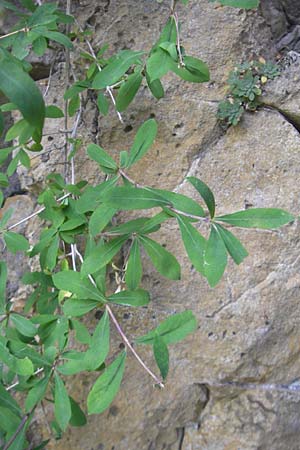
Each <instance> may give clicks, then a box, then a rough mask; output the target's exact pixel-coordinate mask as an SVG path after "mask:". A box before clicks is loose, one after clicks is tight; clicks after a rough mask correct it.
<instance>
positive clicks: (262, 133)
mask: <svg viewBox="0 0 300 450" xmlns="http://www.w3.org/2000/svg"><path fill="white" fill-rule="evenodd" d="M265 4H266V2H265ZM269 4H271V2H269ZM272 4H273V5H275V6H276V4H277V3H276V2H275V1H274V2H273V3H272ZM278 4H279V5H283V2H281V3H278ZM263 5H264V3H263ZM286 5H287V2H286ZM291 5H292V3H291ZM75 6H76V11H75V8H74V12H75V14H76V15H77V16H78V18H79V20H80V22H81V23H82V24H83V25H84V26H86V25H88V26H90V27H92V29H94V30H95V34H94V36H93V45H94V46H95V47H100V46H101V45H102V44H103V43H104V42H108V43H109V45H110V51H112V52H113V51H116V50H119V49H122V48H133V49H135V50H139V49H149V48H150V46H151V42H153V41H155V39H156V37H157V35H158V31H159V29H160V28H161V27H162V25H163V23H164V22H165V20H166V18H167V16H168V8H167V7H166V6H164V4H162V5H159V4H157V3H156V2H154V1H151V2H150V1H146V0H145V1H142V2H135V1H133V0H128V1H125V0H122V1H116V0H111V1H110V2H109V1H108V2H107V1H99V0H98V1H97V2H92V1H90V0H84V1H81V2H78V3H77V4H76V5H75ZM275 6H274V7H275ZM276 8H277V7H276ZM276 8H275V9H276ZM290 11H291V12H290V13H289V15H288V16H287V17H290V15H291V14H295V15H296V16H295V17H298V16H297V8H296V12H295V13H294V12H293V13H292V11H293V10H292V6H291V9H290ZM179 13H180V17H181V19H182V22H183V26H182V39H183V43H184V45H185V47H186V49H187V51H188V53H190V54H192V55H195V56H198V57H200V58H202V59H203V60H205V61H207V62H208V63H209V66H210V69H211V74H212V76H211V82H210V83H207V84H204V85H191V84H188V83H185V82H182V81H179V80H178V79H177V78H175V77H174V76H168V77H166V78H165V80H164V85H165V88H166V96H165V98H164V99H162V100H161V101H160V102H159V103H157V102H156V101H155V100H154V99H153V98H151V97H150V96H149V94H148V92H147V90H146V89H145V90H142V91H141V92H140V93H139V94H138V98H137V99H136V100H135V102H134V103H133V104H132V105H131V106H130V108H129V109H128V111H127V112H126V113H125V114H124V121H125V123H124V124H120V123H119V122H118V120H117V117H116V114H115V113H114V112H113V111H110V114H109V115H108V116H107V117H105V118H102V117H101V118H99V116H98V112H97V110H96V108H95V104H94V101H93V99H92V98H89V99H88V101H87V102H86V107H85V112H84V116H83V120H82V123H81V125H80V128H79V136H80V137H81V138H82V141H83V145H82V148H81V149H80V150H79V152H78V153H77V155H76V177H77V179H79V178H86V179H89V181H91V182H98V181H99V180H100V179H101V175H100V173H99V172H98V170H97V167H96V165H95V164H94V163H93V162H91V161H89V160H88V159H87V157H86V150H85V147H86V144H87V143H90V142H97V143H99V144H100V145H101V146H102V147H103V148H105V149H106V150H108V151H109V152H110V154H111V155H112V156H117V155H118V153H119V151H120V150H123V149H126V148H129V147H130V145H131V143H132V140H133V136H134V134H135V131H136V130H137V128H138V126H139V125H140V124H141V123H142V122H143V121H144V120H145V119H147V118H149V117H150V116H151V117H153V116H155V117H156V119H157V120H158V123H159V133H158V137H157V139H156V142H155V144H154V145H153V148H152V149H151V151H150V152H149V153H148V155H147V156H146V157H145V158H144V159H143V160H141V161H140V162H139V163H138V165H137V166H136V168H135V169H134V171H133V172H132V173H131V175H132V176H134V177H135V179H136V181H138V182H142V183H144V184H148V185H151V186H155V187H161V188H167V189H173V190H176V191H177V192H181V193H185V194H189V195H191V196H193V197H194V198H195V199H197V198H198V197H197V195H196V193H195V192H194V191H193V190H192V188H191V187H190V186H189V185H188V184H187V183H186V182H185V181H184V179H185V177H186V176H187V175H190V176H191V175H194V176H198V177H199V178H201V179H203V181H205V182H206V183H207V184H208V185H209V186H210V187H211V188H212V190H213V191H214V192H215V195H216V200H217V209H218V213H219V214H222V213H229V212H233V211H236V210H241V209H244V208H245V207H249V206H250V207H270V206H276V207H282V208H285V209H287V210H289V211H291V212H293V213H295V214H297V213H299V206H300V205H299V203H300V197H299V191H300V188H299V186H298V184H299V183H298V181H297V180H298V178H299V162H300V161H299V160H300V153H299V148H300V137H299V132H298V130H297V129H296V127H295V126H294V125H293V123H290V121H288V120H287V119H286V116H285V115H283V114H281V113H280V112H278V111H277V110H278V109H279V106H278V105H279V104H280V105H281V106H280V108H281V107H282V108H283V106H282V105H283V104H284V105H285V106H284V108H287V106H286V105H287V104H288V102H289V100H288V99H289V95H288V94H287V93H285V92H284V88H283V87H282V89H281V91H279V92H278V89H277V85H276V83H280V81H279V79H278V80H276V81H274V82H273V83H274V84H272V85H271V84H270V90H268V92H267V96H266V98H268V104H269V105H271V104H272V105H273V106H274V108H273V110H262V111H259V112H256V113H253V114H249V113H247V114H246V115H245V117H244V118H243V120H242V122H241V124H240V125H239V126H238V127H236V128H230V129H229V130H228V131H227V132H226V134H224V131H223V130H222V129H221V128H220V127H219V125H218V123H217V121H216V118H215V112H216V109H217V102H218V101H219V100H220V99H221V98H223V96H224V82H225V80H226V78H227V75H228V73H229V72H230V70H231V69H232V67H233V66H234V65H235V64H236V63H237V62H241V61H242V60H243V59H245V58H252V57H253V55H256V56H258V55H261V56H264V57H266V58H270V57H271V56H272V55H274V54H275V53H276V48H275V40H274V39H277V37H278V36H277V35H276V36H275V38H274V35H272V34H271V27H269V26H268V25H267V24H266V22H265V20H264V19H263V18H262V17H261V15H260V13H259V12H253V11H251V12H243V11H239V10H234V9H230V8H219V9H216V8H215V7H214V5H213V4H211V3H208V2H207V1H206V0H201V1H194V0H192V1H191V2H190V5H189V7H188V8H186V9H184V8H183V7H180V11H179ZM285 20H286V21H287V20H288V19H287V18H286V19H285ZM289 20H292V19H289ZM295 20H296V19H295ZM286 29H287V28H286ZM273 32H274V30H273ZM275 34H276V33H275ZM74 63H76V64H77V66H76V69H77V70H78V71H79V72H80V60H75V61H74ZM289 73H290V72H289V69H287V71H286V72H284V74H283V75H282V76H286V77H288V76H289V75H287V74H289ZM282 83H284V81H282ZM291 83H292V82H291ZM271 86H273V88H271ZM291 89H293V90H292V91H291V92H290V101H291V102H292V101H293V99H292V95H293V92H294V90H295V89H298V87H297V83H294V84H293V86H292V87H291ZM63 91H64V67H63V65H62V64H60V66H59V70H58V71H57V72H56V73H55V74H54V75H53V77H52V80H51V86H50V91H49V94H48V96H47V102H48V103H49V104H50V103H55V104H57V105H58V106H61V105H62V101H63V99H62V97H63ZM297 92H298V91H297ZM266 102H267V100H266ZM290 108H291V109H292V108H296V104H293V106H290ZM47 126H48V128H47V129H46V130H45V131H46V133H47V135H46V136H45V138H44V144H45V148H44V151H43V154H42V155H41V156H37V155H36V154H35V155H34V156H33V159H32V170H31V171H30V172H29V173H28V174H27V173H25V172H24V171H20V172H19V175H20V180H21V185H22V188H24V189H25V188H26V189H28V190H29V191H31V193H32V194H33V195H36V193H37V192H38V190H39V188H40V186H41V185H42V184H43V180H44V178H45V173H48V172H49V170H50V171H61V172H63V145H64V141H63V138H61V137H59V139H57V130H59V129H60V128H63V126H64V124H63V122H62V123H59V121H54V120H53V121H51V120H49V121H48V125H47ZM30 227H31V228H30ZM27 232H28V233H32V236H33V237H34V233H35V228H34V227H33V225H30V226H29V228H28V229H27ZM203 232H204V233H206V232H207V230H206V229H203ZM237 235H238V236H239V237H240V238H241V240H242V241H243V242H244V244H245V246H246V247H247V249H248V250H249V253H250V256H249V257H248V258H247V259H246V260H245V262H244V263H243V264H242V265H241V266H239V267H236V266H234V264H233V263H230V264H229V266H228V268H227V270H226V273H225V276H224V279H223V281H222V282H221V283H220V284H219V285H218V286H217V288H215V289H210V288H209V287H208V285H207V283H206V282H205V280H203V279H202V278H201V277H200V275H199V274H197V273H196V272H195V271H194V269H193V268H192V267H191V264H190V263H189V261H188V260H187V257H186V256H185V252H184V250H183V246H182V244H181V242H180V236H179V232H178V229H177V227H176V226H175V225H174V224H173V223H170V224H169V225H167V226H165V227H163V229H162V231H161V232H160V233H159V235H158V239H159V241H160V242H161V243H162V244H165V245H166V247H167V249H169V250H170V251H172V252H174V254H175V255H176V256H177V257H178V259H179V261H180V263H181V264H182V281H180V282H177V283H176V284H175V283H174V282H170V281H168V280H166V279H163V278H162V277H160V276H159V275H158V274H157V273H156V272H155V271H154V269H153V268H152V266H150V264H149V263H148V261H147V260H146V259H145V261H144V266H145V276H144V278H143V285H144V287H145V288H148V289H149V290H150V292H151V294H152V300H153V302H152V304H151V306H150V308H149V309H141V310H140V311H132V310H130V311H129V310H126V309H125V310H124V309H123V308H121V307H119V308H118V309H116V313H117V315H118V317H119V319H120V321H121V322H122V323H123V326H124V328H125V329H126V332H127V334H128V335H129V336H131V337H132V339H133V338H134V337H136V336H138V335H140V334H142V333H143V332H145V331H146V330H149V329H151V328H152V327H154V326H156V325H157V323H158V322H159V321H160V320H161V319H163V318H164V317H165V316H167V315H169V314H171V313H173V312H179V311H182V310H184V309H186V308H189V309H192V310H193V311H194V312H195V314H196V315H197V318H198V321H199V329H198V330H197V332H196V333H195V334H194V335H192V336H190V337H189V338H188V339H186V340H185V341H184V342H183V343H181V344H179V345H177V346H174V347H173V348H171V371H170V375H169V380H168V383H167V386H166V388H165V389H164V390H162V391H159V390H156V389H153V386H152V383H151V380H150V379H149V378H148V377H147V375H146V374H145V373H143V372H142V370H141V369H140V367H139V366H138V365H137V363H136V361H135V360H133V358H132V357H131V356H129V358H128V363H127V368H126V372H125V377H124V380H123V383H122V390H121V392H120V393H119V395H118V396H117V398H116V399H115V401H114V402H113V404H112V406H111V407H110V409H109V410H108V411H106V412H105V413H104V414H102V415H101V416H91V417H89V420H88V425H87V426H86V427H85V428H84V429H75V428H72V429H69V430H68V431H67V432H66V434H65V436H64V437H63V439H62V440H61V441H59V442H53V441H51V443H50V444H48V445H47V448H49V449H52V448H53V449H54V448H55V449H58V450H69V449H72V450H77V449H78V450H79V449H85V450H92V449H93V450H177V449H185V450H198V449H199V450H200V449H201V450H219V449H220V450H225V449H226V450H237V449H242V450H254V449H261V450H287V449H289V450H290V449H291V450H294V449H295V450H296V449H297V448H298V447H297V445H298V443H299V440H300V427H299V423H300V409H299V398H298V397H297V396H295V395H292V394H291V393H284V392H281V393H277V392H262V391H260V390H255V389H254V390H246V389H245V390H242V389H234V388H232V387H231V388H228V387H224V388H220V387H218V388H217V387H216V386H214V384H217V383H222V382H228V381H236V382H240V383H245V382H252V383H286V384H287V383H291V382H292V381H294V380H295V379H297V378H298V377H299V373H300V358H299V356H300V326H299V325H300V305H299V289H300V276H299V268H300V267H299V266H300V258H299V247H300V239H299V224H298V223H297V222H296V223H294V224H291V225H289V226H286V227H285V228H284V229H282V230H280V231H276V232H257V231H255V230H252V231H247V232H246V231H244V230H238V231H237ZM124 312H126V314H127V315H126V319H125V318H124ZM95 323H96V320H93V319H91V321H90V322H89V326H91V329H92V328H93V326H94V325H95ZM119 344H120V338H119V337H118V336H117V335H116V333H115V332H113V336H112V354H114V352H115V351H117V350H118V347H119ZM140 352H141V355H142V356H143V357H144V358H145V359H146V360H147V361H148V362H149V364H153V356H152V354H151V352H150V350H148V349H147V348H141V349H140ZM95 378H96V375H88V374H83V375H81V376H80V377H74V378H73V379H72V378H69V379H68V383H69V387H70V392H71V394H72V395H73V396H74V398H75V399H76V400H79V401H80V402H81V403H82V404H83V405H84V399H85V398H86V396H87V393H88V391H89V390H90V387H91V385H92V383H93V381H94V380H95ZM50 410H51V409H49V411H50ZM42 423H43V415H42V413H41V415H40V416H38V419H37V423H36V424H35V426H36V430H37V431H36V436H38V437H40V436H41V434H42V432H43V429H42V425H41V424H42ZM44 437H47V431H46V430H45V431H44Z"/></svg>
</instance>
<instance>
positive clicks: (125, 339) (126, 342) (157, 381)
mask: <svg viewBox="0 0 300 450" xmlns="http://www.w3.org/2000/svg"><path fill="white" fill-rule="evenodd" d="M105 308H106V311H107V312H108V314H109V315H110V317H111V319H112V321H113V323H114V325H115V327H116V329H117V331H118V333H119V334H120V336H121V338H122V339H123V341H124V343H125V344H126V345H127V347H128V348H129V350H130V351H131V352H132V354H133V355H134V357H135V358H136V359H137V360H138V362H139V363H140V365H141V366H142V367H143V368H144V369H145V370H146V372H147V373H148V374H149V375H150V376H151V377H152V378H153V379H154V381H155V384H158V385H159V386H160V387H162V388H163V387H165V385H164V383H163V382H162V381H161V380H160V379H159V378H158V377H157V376H156V375H155V374H154V373H153V372H152V370H151V369H149V367H148V366H146V364H145V363H144V361H143V360H142V359H141V357H140V356H139V354H138V353H137V352H136V351H135V349H134V348H133V347H132V345H131V343H130V342H129V340H128V338H127V336H126V334H125V333H124V331H123V330H122V328H121V327H120V324H119V322H118V321H117V319H116V317H115V315H114V313H113V312H112V310H111V309H110V306H108V305H105Z"/></svg>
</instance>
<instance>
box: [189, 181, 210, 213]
mask: <svg viewBox="0 0 300 450" xmlns="http://www.w3.org/2000/svg"><path fill="white" fill-rule="evenodd" d="M187 180H188V181H189V182H190V183H191V184H192V185H193V186H194V188H195V189H196V190H197V191H198V192H199V194H200V195H201V197H202V198H203V200H204V201H205V204H206V206H207V208H208V211H209V213H210V217H211V218H213V217H214V215H215V209H216V203H215V197H214V194H213V193H212V191H211V190H210V189H209V187H208V186H207V185H206V184H205V183H203V181H201V180H199V178H196V177H187Z"/></svg>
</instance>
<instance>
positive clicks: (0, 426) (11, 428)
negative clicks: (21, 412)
mask: <svg viewBox="0 0 300 450" xmlns="http://www.w3.org/2000/svg"><path fill="white" fill-rule="evenodd" d="M20 421H21V419H20V417H18V416H16V414H14V413H13V412H12V411H11V410H10V409H8V408H5V407H2V406H0V430H2V431H5V432H6V433H11V434H13V433H14V432H15V431H16V429H17V428H18V426H19V424H20Z"/></svg>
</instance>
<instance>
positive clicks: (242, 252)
mask: <svg viewBox="0 0 300 450" xmlns="http://www.w3.org/2000/svg"><path fill="white" fill-rule="evenodd" d="M215 227H216V229H217V230H218V233H219V234H220V236H221V238H222V239H223V242H224V244H225V246H226V248H227V251H228V253H229V254H230V256H231V257H232V259H233V260H234V262H235V263H236V264H241V262H242V261H243V260H244V259H245V258H246V256H248V252H247V250H246V249H245V247H244V246H243V245H242V244H241V242H240V241H239V240H238V238H236V237H235V236H234V235H233V234H232V233H231V232H230V231H229V230H226V228H223V227H222V226H221V225H219V224H218V223H216V224H215Z"/></svg>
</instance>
